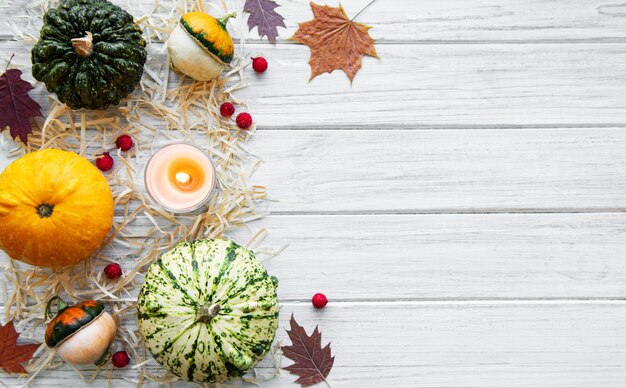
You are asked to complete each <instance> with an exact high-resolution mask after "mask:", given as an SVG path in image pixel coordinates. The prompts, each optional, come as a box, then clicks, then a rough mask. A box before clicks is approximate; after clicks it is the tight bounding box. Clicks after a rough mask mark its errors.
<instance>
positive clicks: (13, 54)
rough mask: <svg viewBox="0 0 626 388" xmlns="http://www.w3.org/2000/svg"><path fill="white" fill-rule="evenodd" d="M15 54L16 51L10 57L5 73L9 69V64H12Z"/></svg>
mask: <svg viewBox="0 0 626 388" xmlns="http://www.w3.org/2000/svg"><path fill="white" fill-rule="evenodd" d="M14 56H15V53H13V54H11V58H9V60H8V61H7V66H6V67H5V68H4V72H5V73H6V72H7V70H9V66H10V65H11V61H12V60H13V57H14Z"/></svg>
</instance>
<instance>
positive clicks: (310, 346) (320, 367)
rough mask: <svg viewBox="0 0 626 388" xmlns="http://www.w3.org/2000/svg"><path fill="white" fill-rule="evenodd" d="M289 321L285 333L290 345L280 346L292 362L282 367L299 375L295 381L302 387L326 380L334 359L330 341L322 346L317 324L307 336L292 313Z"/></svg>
mask: <svg viewBox="0 0 626 388" xmlns="http://www.w3.org/2000/svg"><path fill="white" fill-rule="evenodd" d="M289 323H290V324H291V330H287V334H288V335H289V339H291V345H290V346H281V350H282V351H283V354H284V355H285V357H287V358H289V359H290V360H292V361H294V363H293V364H292V365H289V366H288V367H286V368H284V369H286V370H288V371H289V372H290V373H293V374H294V375H298V376H300V377H299V378H298V379H297V380H296V383H299V384H300V385H301V386H303V387H308V386H311V385H314V384H317V383H320V382H322V381H326V377H328V374H329V373H330V370H331V369H332V367H333V362H334V361H335V357H331V352H330V343H329V344H327V345H326V346H325V347H323V348H322V333H320V331H319V330H318V328H317V326H315V330H313V333H312V334H311V336H308V335H307V334H306V330H304V328H303V327H302V326H300V325H299V324H298V322H296V319H295V318H294V316H293V314H291V320H290V321H289Z"/></svg>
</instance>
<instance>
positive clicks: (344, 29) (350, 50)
mask: <svg viewBox="0 0 626 388" xmlns="http://www.w3.org/2000/svg"><path fill="white" fill-rule="evenodd" d="M311 9H312V10H313V16H314V19H313V20H310V21H308V22H304V23H299V28H298V31H296V33H295V34H294V35H293V36H292V37H291V38H290V39H291V40H293V41H296V42H298V43H303V44H306V45H307V46H309V48H310V49H311V59H310V60H309V64H310V65H311V80H312V79H313V78H315V77H317V76H318V75H320V74H323V73H332V72H333V70H336V69H340V70H343V71H344V73H346V75H347V76H348V78H350V82H352V80H353V79H354V76H355V75H356V73H357V72H358V71H359V69H360V68H361V63H362V61H363V56H364V55H369V56H371V57H375V58H378V54H376V48H374V39H372V37H371V36H370V35H369V33H368V30H369V29H370V28H371V27H369V26H366V25H365V24H361V23H357V22H353V21H352V20H350V19H348V16H347V15H346V12H345V11H344V10H343V7H342V6H341V5H339V8H334V7H329V6H327V5H324V6H322V5H318V4H315V3H313V2H312V3H311Z"/></svg>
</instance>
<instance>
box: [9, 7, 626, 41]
mask: <svg viewBox="0 0 626 388" xmlns="http://www.w3.org/2000/svg"><path fill="white" fill-rule="evenodd" d="M368 2H369V0H350V1H343V2H342V6H343V7H344V9H345V11H346V13H347V14H348V16H349V17H353V16H354V15H355V14H356V13H357V12H358V11H359V10H360V9H362V8H363V7H364V6H365V5H366V4H367V3H368ZM113 3H115V4H118V5H120V6H122V7H124V8H126V9H128V10H129V11H130V12H131V13H132V14H133V15H134V16H135V17H141V16H143V15H145V14H148V13H149V12H151V11H152V8H153V2H152V1H151V0H137V1H135V0H113ZM159 3H160V4H162V5H163V6H164V7H165V6H166V5H167V4H171V3H172V2H171V1H169V2H168V1H160V2H159ZM223 3H225V4H227V5H228V7H229V9H234V10H241V9H242V8H243V3H244V1H243V0H225V1H224V2H223ZM317 3H319V4H328V5H332V6H336V5H338V4H339V0H325V1H317ZM36 4H37V3H36V2H32V3H29V4H28V5H27V6H26V7H27V8H28V9H27V10H28V11H29V12H30V13H32V14H35V13H36V12H38V8H37V6H36ZM205 4H206V9H207V11H209V12H212V13H214V14H216V15H221V14H222V13H223V7H222V6H221V1H207V2H205ZM210 4H215V7H211V6H210ZM279 4H280V8H278V10H277V11H278V12H279V13H281V14H282V15H283V16H284V17H285V24H286V26H287V28H280V29H279V33H280V38H279V39H280V41H281V42H284V41H285V40H286V39H287V38H288V37H290V36H291V35H292V34H293V32H295V30H296V29H297V23H298V22H304V21H307V20H310V19H311V18H312V13H311V8H310V7H309V6H308V1H302V0H282V1H280V2H279ZM163 9H164V8H163ZM0 10H2V11H4V12H5V13H6V14H7V15H14V16H18V17H19V16H21V15H24V13H25V9H24V2H23V1H21V0H3V2H2V4H0ZM159 11H160V13H164V12H163V11H162V10H157V13H159ZM625 19H626V7H625V6H624V5H623V4H622V3H620V2H619V1H613V0H590V1H578V0H446V1H441V0H419V1H417V0H384V1H378V2H377V3H374V4H373V5H372V6H371V7H370V8H369V10H368V12H366V13H363V14H362V15H361V16H360V17H359V18H358V19H357V21H359V22H362V23H365V24H367V25H369V26H371V27H372V29H371V34H372V36H373V37H374V38H376V39H379V42H378V43H379V44H384V43H387V42H396V41H402V42H413V43H420V42H447V41H462V42H478V41H501V42H512V43H517V42H522V43H523V42H528V41H537V42H550V41H595V42H615V41H620V42H623V41H626V31H625V30H624V21H625ZM16 21H17V22H20V20H19V19H16ZM33 24H34V26H35V27H38V25H37V24H36V23H33ZM233 31H234V35H235V36H240V35H239V34H240V33H239V31H237V30H233ZM9 36H11V35H10V32H9V31H8V30H6V29H5V30H3V31H0V37H4V38H6V37H9ZM249 38H251V39H252V40H258V36H257V35H256V31H252V33H250V34H249ZM265 41H267V40H265Z"/></svg>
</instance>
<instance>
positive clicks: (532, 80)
mask: <svg viewBox="0 0 626 388" xmlns="http://www.w3.org/2000/svg"><path fill="white" fill-rule="evenodd" d="M247 48H248V52H249V53H250V55H258V54H263V55H264V56H266V57H267V58H268V60H269V61H270V63H271V64H272V71H268V72H267V73H265V74H263V75H261V76H255V75H252V76H251V77H250V86H249V87H248V88H246V89H244V90H242V91H241V93H238V94H237V96H238V97H239V98H240V99H241V100H243V101H246V102H247V104H248V105H249V107H250V111H251V112H252V113H253V114H254V119H255V120H256V122H257V123H259V125H260V126H261V127H262V128H289V129H301V128H327V127H328V126H332V127H335V128H337V127H338V128H351V129H361V128H369V129H383V130H384V129H397V128H439V127H444V128H451V127H452V128H467V127H471V128H472V127H479V128H482V127H492V128H494V127H495V128H502V127H537V126H548V127H568V126H569V127H571V126H574V127H581V126H583V127H588V126H608V125H614V126H621V127H623V126H626V113H624V112H625V111H626V99H624V95H626V81H624V80H625V79H626V43H625V44H524V45H502V44H472V45H463V44H441V45H400V44H388V45H381V46H379V47H378V52H379V54H380V56H381V58H382V59H381V60H377V59H373V58H366V59H365V60H364V65H363V69H362V70H361V71H360V73H359V76H357V77H356V78H355V80H354V82H353V84H352V87H351V86H350V83H349V81H348V79H347V77H346V76H345V74H343V72H334V73H333V74H331V75H322V76H320V77H317V78H316V79H315V80H313V81H312V82H309V76H310V68H309V65H308V63H307V61H308V58H309V50H308V48H306V47H305V46H300V45H280V46H271V45H248V46H247ZM155 51H156V50H155ZM0 52H6V53H7V55H9V53H15V54H16V57H15V58H14V60H13V63H14V64H15V65H24V66H28V65H29V64H30V53H29V51H28V49H27V48H26V47H24V45H23V44H21V43H17V42H6V41H5V42H1V43H0ZM163 59H165V57H163ZM33 93H35V94H36V95H37V96H38V97H37V99H38V100H41V101H44V100H46V97H45V90H44V88H43V86H39V87H38V89H37V91H36V92H33Z"/></svg>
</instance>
